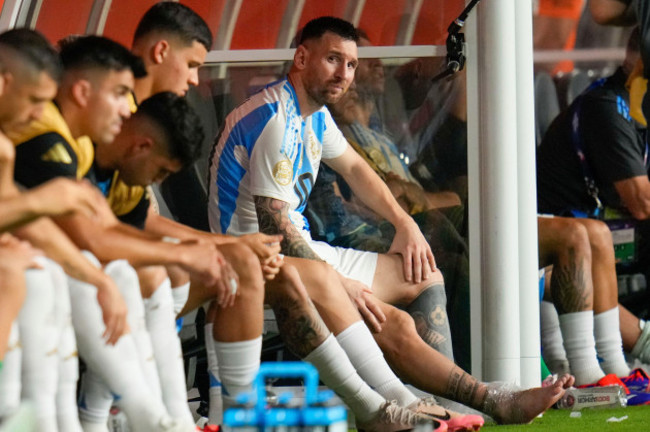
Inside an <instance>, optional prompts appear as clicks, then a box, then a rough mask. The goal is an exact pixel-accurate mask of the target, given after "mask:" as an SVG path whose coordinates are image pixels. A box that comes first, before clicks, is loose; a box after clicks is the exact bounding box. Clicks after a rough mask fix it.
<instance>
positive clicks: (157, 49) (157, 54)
mask: <svg viewBox="0 0 650 432" xmlns="http://www.w3.org/2000/svg"><path fill="white" fill-rule="evenodd" d="M169 50H170V46H169V42H167V41H166V40H165V39H161V40H159V41H158V42H156V44H155V45H154V46H153V47H152V48H151V57H152V60H153V63H154V64H161V63H162V62H163V61H165V57H167V55H168V54H169Z"/></svg>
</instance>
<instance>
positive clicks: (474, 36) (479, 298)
mask: <svg viewBox="0 0 650 432" xmlns="http://www.w3.org/2000/svg"><path fill="white" fill-rule="evenodd" d="M478 39H479V37H478V20H477V18H476V10H474V11H473V12H472V13H471V14H469V16H468V18H467V22H466V23H465V40H466V41H467V46H466V51H467V66H466V67H467V78H466V79H467V82H466V85H467V183H468V185H467V186H468V187H467V192H468V195H467V196H468V199H467V211H468V215H469V216H468V219H469V220H468V229H469V263H470V265H469V282H470V285H469V289H470V297H469V308H470V314H471V317H472V319H471V323H470V324H471V327H470V338H471V339H470V340H471V347H472V369H471V372H472V375H474V376H475V377H476V378H477V379H479V380H482V379H483V307H482V305H483V289H482V285H483V277H482V274H481V271H482V265H481V263H482V262H483V260H482V250H481V235H480V233H481V220H482V217H481V204H480V203H481V192H482V191H481V182H480V178H481V177H480V173H479V170H480V166H481V158H480V155H479V149H480V146H479V134H480V133H479V118H480V115H479V111H480V110H479V106H480V105H481V103H480V97H479V90H478V89H479V85H478V75H479V64H478Z"/></svg>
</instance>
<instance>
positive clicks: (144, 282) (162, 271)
mask: <svg viewBox="0 0 650 432" xmlns="http://www.w3.org/2000/svg"><path fill="white" fill-rule="evenodd" d="M137 274H138V283H139V284H140V292H141V293H142V298H149V297H151V296H152V295H153V293H154V292H156V290H157V289H158V287H159V286H160V285H161V284H162V283H163V282H164V281H165V279H167V277H168V276H167V269H166V268H165V267H163V266H148V267H141V268H139V269H137Z"/></svg>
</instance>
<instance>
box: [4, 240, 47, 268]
mask: <svg viewBox="0 0 650 432" xmlns="http://www.w3.org/2000/svg"><path fill="white" fill-rule="evenodd" d="M41 255H43V252H42V251H41V250H40V249H36V248H34V247H33V246H32V245H31V244H30V243H29V242H27V241H24V240H20V239H18V238H16V237H14V236H13V235H11V234H9V233H4V234H0V268H2V269H6V270H10V271H25V270H27V269H30V268H41V266H40V265H39V264H38V263H37V262H36V261H34V258H36V257H37V256H41Z"/></svg>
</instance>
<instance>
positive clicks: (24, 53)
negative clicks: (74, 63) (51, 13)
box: [0, 28, 63, 82]
mask: <svg viewBox="0 0 650 432" xmlns="http://www.w3.org/2000/svg"><path fill="white" fill-rule="evenodd" d="M0 47H6V48H9V49H11V50H12V51H13V52H14V53H15V56H17V57H19V58H20V59H21V60H22V61H23V62H25V63H26V64H27V65H28V66H29V67H31V68H32V69H34V70H36V71H38V72H45V73H46V74H48V75H49V76H50V77H51V78H52V79H53V80H54V81H56V82H59V81H60V80H61V75H62V74H63V69H62V67H61V60H60V58H59V53H57V52H56V50H55V49H54V47H53V46H52V45H51V44H50V43H49V42H48V40H47V39H46V38H45V36H43V35H42V34H40V33H39V32H37V31H35V30H30V29H26V28H19V29H14V30H9V31H6V32H4V33H2V34H0Z"/></svg>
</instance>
